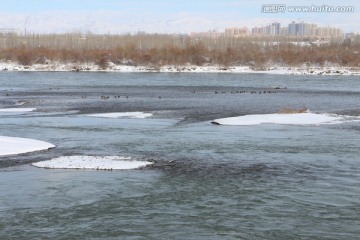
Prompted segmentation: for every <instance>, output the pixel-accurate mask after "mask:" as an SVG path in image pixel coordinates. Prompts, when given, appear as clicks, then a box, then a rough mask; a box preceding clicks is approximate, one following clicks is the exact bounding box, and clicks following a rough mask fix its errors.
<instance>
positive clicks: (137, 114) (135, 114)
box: [86, 112, 152, 118]
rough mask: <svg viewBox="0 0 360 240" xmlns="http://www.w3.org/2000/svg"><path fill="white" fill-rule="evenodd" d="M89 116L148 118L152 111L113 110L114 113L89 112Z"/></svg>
mask: <svg viewBox="0 0 360 240" xmlns="http://www.w3.org/2000/svg"><path fill="white" fill-rule="evenodd" d="M86 116H88V117H102V118H147V117H151V116H152V114H151V113H143V112H113V113H98V114H89V115H86Z"/></svg>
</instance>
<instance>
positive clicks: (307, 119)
mask: <svg viewBox="0 0 360 240" xmlns="http://www.w3.org/2000/svg"><path fill="white" fill-rule="evenodd" d="M350 119H352V120H354V119H357V120H359V118H358V117H357V118H356V117H350V116H342V115H335V114H326V113H324V114H316V113H311V112H306V113H291V114H280V113H278V114H255V115H245V116H240V117H229V118H221V119H215V120H214V121H213V122H212V123H213V124H219V125H233V126H235V125H237V126H247V125H259V124H286V125H320V124H336V123H342V122H344V121H347V120H350Z"/></svg>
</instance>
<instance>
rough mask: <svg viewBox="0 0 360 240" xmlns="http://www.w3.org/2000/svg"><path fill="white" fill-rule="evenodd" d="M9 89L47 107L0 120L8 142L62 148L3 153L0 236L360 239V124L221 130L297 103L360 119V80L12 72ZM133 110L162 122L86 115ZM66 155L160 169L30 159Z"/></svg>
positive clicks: (2, 98) (1, 98)
mask: <svg viewBox="0 0 360 240" xmlns="http://www.w3.org/2000/svg"><path fill="white" fill-rule="evenodd" d="M273 86H281V87H286V89H277V90H274V89H272V88H271V87H273ZM0 91H1V92H0V108H5V107H16V104H18V103H20V102H24V105H23V106H21V107H36V108H37V111H36V112H31V113H26V114H20V115H19V114H2V115H0V135H3V136H13V137H27V138H33V139H38V140H43V141H47V142H51V143H53V144H55V145H56V146H57V147H56V148H55V149H52V150H49V151H42V152H35V153H28V154H23V155H19V156H9V157H1V158H0V167H1V168H0V239H36V238H40V239H41V238H44V239H358V238H359V236H360V227H359V226H360V164H359V163H360V122H356V121H354V122H346V123H342V124H334V125H320V126H289V125H274V124H265V125H257V126H215V125H212V124H210V122H211V120H213V119H216V118H221V117H231V116H240V115H246V114H262V113H276V112H278V111H279V110H280V109H282V108H285V107H291V108H303V107H307V108H309V109H310V110H311V111H313V112H318V113H336V114H346V115H350V116H360V79H359V78H358V77H347V76H338V77H334V76H331V77H326V76H319V77H316V76H311V77H307V76H279V75H262V74H225V73H224V74H215V73H211V74H206V73H204V74H200V73H196V74H191V73H179V74H175V73H172V74H166V73H45V72H44V73H21V72H1V73H0ZM260 91H261V92H262V94H259V92H260ZM264 91H265V94H264ZM251 92H256V94H255V93H253V94H251ZM269 92H271V93H269ZM101 96H106V97H107V96H109V99H107V100H103V99H102V98H101ZM115 96H116V97H115ZM118 96H120V98H119V97H118ZM125 111H144V112H151V113H153V117H151V118H148V119H105V118H91V117H87V116H86V114H90V113H103V112H125ZM64 155H102V156H107V155H118V156H132V157H135V158H138V159H140V160H150V161H155V164H154V165H153V166H151V167H148V168H145V169H141V170H130V171H129V170H126V171H125V170H124V171H112V172H110V171H79V170H78V171H76V170H46V169H38V168H35V167H32V166H30V165H29V163H31V162H35V161H42V160H49V159H52V158H54V157H59V156H64Z"/></svg>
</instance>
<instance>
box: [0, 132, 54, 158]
mask: <svg viewBox="0 0 360 240" xmlns="http://www.w3.org/2000/svg"><path fill="white" fill-rule="evenodd" d="M54 147H55V145H53V144H51V143H47V142H43V141H39V140H34V139H29V138H18V137H6V136H0V156H7V155H16V154H21V153H27V152H34V151H40V150H46V149H49V148H54Z"/></svg>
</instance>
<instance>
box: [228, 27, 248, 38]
mask: <svg viewBox="0 0 360 240" xmlns="http://www.w3.org/2000/svg"><path fill="white" fill-rule="evenodd" d="M249 34H250V30H249V29H248V28H247V27H243V28H236V27H234V28H225V37H241V36H246V35H249Z"/></svg>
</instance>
